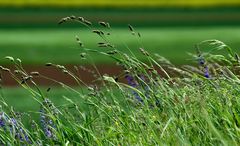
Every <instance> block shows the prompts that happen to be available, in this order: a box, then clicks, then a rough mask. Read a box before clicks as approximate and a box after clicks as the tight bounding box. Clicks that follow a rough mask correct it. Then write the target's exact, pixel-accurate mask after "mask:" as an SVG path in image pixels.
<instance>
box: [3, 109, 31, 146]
mask: <svg viewBox="0 0 240 146" xmlns="http://www.w3.org/2000/svg"><path fill="white" fill-rule="evenodd" d="M7 127H9V131H10V133H12V134H15V138H16V139H18V140H20V141H21V142H27V143H29V144H31V143H32V142H31V140H30V139H29V137H28V135H27V133H26V132H25V131H24V130H23V128H22V127H21V126H20V125H19V124H18V122H17V120H16V119H14V118H9V117H8V116H7V115H6V114H5V113H4V112H2V113H0V128H3V129H4V131H6V130H7Z"/></svg>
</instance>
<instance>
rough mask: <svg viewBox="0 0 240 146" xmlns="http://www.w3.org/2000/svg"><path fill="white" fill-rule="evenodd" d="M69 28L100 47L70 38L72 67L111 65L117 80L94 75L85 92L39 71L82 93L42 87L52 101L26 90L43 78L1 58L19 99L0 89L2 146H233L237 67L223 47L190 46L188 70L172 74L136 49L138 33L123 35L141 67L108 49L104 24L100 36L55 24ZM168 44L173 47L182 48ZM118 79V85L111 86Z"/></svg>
mask: <svg viewBox="0 0 240 146" xmlns="http://www.w3.org/2000/svg"><path fill="white" fill-rule="evenodd" d="M69 21H77V22H80V23H81V25H86V27H87V29H90V31H91V32H93V33H95V35H96V36H98V37H99V41H100V42H99V41H97V42H95V44H97V45H98V46H99V47H100V48H94V47H93V48H91V47H86V46H87V43H86V44H85V43H83V41H82V39H81V38H80V37H78V36H77V37H76V42H77V44H78V46H79V47H80V49H79V53H80V58H79V59H82V60H86V61H89V63H91V64H92V65H93V66H95V63H94V61H92V60H91V58H92V56H91V55H92V53H95V54H97V55H98V56H101V57H106V58H110V59H112V60H113V62H115V63H116V65H118V66H120V67H122V69H123V71H122V73H121V74H119V75H116V76H108V75H101V74H98V73H97V68H96V80H97V81H98V84H93V85H85V84H84V83H82V82H81V78H79V77H78V75H77V74H75V73H73V72H72V71H70V70H67V69H66V68H65V67H64V66H62V65H59V64H54V63H47V64H46V65H47V66H51V67H56V68H58V69H59V71H61V72H64V73H65V74H66V75H69V76H71V77H72V78H73V79H75V81H76V82H78V83H79V84H81V85H82V86H79V87H78V88H73V87H69V86H68V85H65V84H63V83H61V81H55V80H52V79H49V80H52V82H54V83H56V84H59V85H61V87H62V89H61V90H59V89H58V91H59V92H57V93H56V94H53V93H52V90H53V91H54V88H53V89H51V88H49V89H46V88H41V87H39V86H38V85H37V84H36V83H35V82H34V79H35V78H36V77H40V78H47V77H46V76H44V75H42V74H41V73H40V72H31V73H29V72H26V71H25V70H24V68H23V67H22V64H23V63H24V62H22V61H21V60H20V59H18V58H15V57H12V56H6V57H5V59H6V60H8V61H9V62H11V63H12V64H13V65H15V70H9V69H8V68H6V67H4V66H1V72H7V73H9V74H11V75H12V77H13V78H14V79H15V80H16V81H17V82H18V83H19V85H20V86H22V87H23V88H24V89H25V91H26V92H24V93H23V92H22V91H20V92H21V93H22V95H24V96H25V97H20V96H21V94H19V93H20V92H19V93H18V92H17V90H18V89H15V90H5V89H4V87H3V88H2V90H1V91H2V94H1V109H0V110H1V112H0V143H1V144H2V145H239V144H240V111H239V109H240V99H239V98H238V97H239V84H240V79H239V76H238V74H239V61H240V60H239V56H238V54H237V53H236V52H235V51H233V49H231V48H230V47H229V46H228V45H226V44H225V43H223V42H221V41H219V40H215V39H211V40H206V41H201V42H198V43H195V48H194V51H192V52H191V53H190V54H189V55H190V56H191V57H192V62H195V65H191V64H190V65H184V66H181V67H179V66H175V65H174V64H172V63H171V62H169V61H168V60H167V59H165V58H164V57H161V55H154V54H152V53H151V51H147V50H145V49H144V48H143V47H142V46H141V45H142V43H143V42H142V41H141V38H142V37H143V36H142V35H140V34H139V33H141V32H140V31H138V30H137V29H135V28H134V27H132V26H131V25H128V27H129V31H128V33H129V34H130V36H131V37H133V38H135V39H136V40H137V41H138V40H139V41H140V45H139V47H138V48H137V49H138V51H139V52H140V53H141V55H142V56H144V58H145V59H144V61H141V60H139V59H138V57H136V55H135V53H136V52H133V51H132V49H131V48H130V47H129V48H128V47H127V46H126V48H125V49H126V51H122V49H119V48H118V47H117V46H115V44H114V42H118V43H120V42H119V41H125V40H121V39H118V40H117V39H115V41H114V42H112V40H111V39H109V35H108V32H109V31H110V30H111V28H110V27H109V24H108V23H107V22H99V25H100V26H102V28H101V29H95V28H92V26H91V24H90V22H88V21H87V20H86V19H84V18H82V17H75V16H71V17H66V18H63V19H62V20H61V21H60V22H59V23H63V24H62V25H64V23H68V22H69ZM55 35H56V34H55ZM110 36H111V35H110ZM87 37H88V36H87ZM153 38H154V37H153ZM125 39H126V40H127V38H125ZM143 41H144V39H143ZM63 42H65V41H63ZM66 42H67V41H66ZM29 43H31V41H29ZM173 43H176V46H178V47H180V46H181V45H182V43H181V42H173ZM181 53H182V54H184V52H181ZM176 75H177V76H176ZM120 78H124V79H125V80H126V83H123V82H119V81H118V79H120ZM15 91H16V92H15ZM60 91H61V92H60ZM66 93H68V94H66ZM10 94H12V95H14V94H15V95H14V96H19V103H17V104H16V101H14V102H15V105H16V108H15V107H14V106H12V105H11V99H9V98H8V97H7V96H8V95H10ZM53 96H55V97H54V98H53ZM30 100H31V101H30ZM27 102H31V103H33V105H34V106H33V108H32V109H30V108H29V107H27V104H26V103H27ZM12 103H13V102H12ZM21 103H22V104H23V105H24V104H25V105H26V109H27V110H26V111H24V110H22V109H20V108H19V107H17V105H21Z"/></svg>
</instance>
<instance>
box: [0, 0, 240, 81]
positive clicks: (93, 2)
mask: <svg viewBox="0 0 240 146" xmlns="http://www.w3.org/2000/svg"><path fill="white" fill-rule="evenodd" d="M71 15H75V16H82V17H84V18H85V19H87V20H89V21H91V22H92V23H93V25H94V27H99V25H98V23H97V22H98V21H106V22H109V23H110V25H111V27H112V32H111V35H112V36H111V39H112V42H113V43H114V44H115V46H117V47H118V48H119V49H122V50H124V49H126V45H127V46H128V47H129V48H130V49H131V50H132V51H133V52H134V53H135V54H136V55H137V56H138V57H139V58H140V59H143V58H144V56H142V55H141V53H140V52H139V50H138V48H139V47H144V48H145V49H146V50H148V51H149V52H150V53H152V54H155V53H158V54H159V55H162V56H164V57H166V58H167V59H169V60H170V61H171V62H173V63H174V64H177V65H181V64H189V63H190V64H191V63H193V61H192V60H191V57H190V56H188V55H187V52H191V53H194V52H195V49H194V45H195V44H196V43H199V42H200V41H203V40H206V39H219V40H221V41H223V42H225V43H226V44H228V45H230V46H231V47H232V48H233V49H235V51H239V46H240V41H239V40H240V27H239V25H240V1H239V0H207V1H205V0H131V1H129V0H119V1H115V0H88V1H86V0H11V1H10V0H0V64H1V65H2V66H6V67H9V68H12V66H11V63H10V62H9V61H8V60H6V59H4V57H5V56H13V57H14V58H20V59H21V60H22V62H23V64H24V67H25V68H26V69H27V70H29V71H35V70H37V71H42V72H44V73H45V74H48V75H49V76H50V77H53V78H55V79H64V80H66V83H72V81H71V79H68V78H66V77H65V76H64V75H62V74H60V75H57V74H58V72H57V71H56V70H49V69H47V71H46V67H44V64H45V63H47V62H51V63H56V64H62V65H67V66H72V65H82V64H87V62H86V61H83V60H81V59H80V55H79V54H80V53H81V49H80V48H79V46H78V44H77V43H76V40H75V36H76V35H78V36H79V38H80V39H81V41H82V42H83V43H84V45H85V46H86V47H88V48H97V45H96V43H98V41H99V38H98V36H96V35H95V34H93V33H92V32H91V31H90V30H89V29H87V28H86V27H84V26H83V25H81V24H79V23H65V24H63V25H58V21H59V20H60V19H61V18H63V17H66V16H71ZM128 24H131V25H132V26H133V27H134V28H135V30H136V31H137V32H140V33H141V39H140V41H138V40H137V39H136V38H135V37H133V36H132V35H131V33H130V32H129V30H128ZM207 49H208V48H206V50H207ZM91 55H92V58H93V60H94V61H96V63H97V65H99V66H101V68H105V71H107V72H108V73H109V74H111V73H117V72H119V70H118V69H117V68H116V69H113V68H112V62H111V61H110V60H109V59H107V58H106V57H103V56H100V55H96V54H91ZM70 68H71V67H70ZM4 76H5V78H4V80H3V84H6V85H14V84H15V82H14V81H13V80H11V79H10V77H8V75H6V73H5V75H4ZM57 76H58V77H57ZM83 76H88V74H87V73H86V72H85V74H84V72H83ZM41 81H42V80H40V81H39V82H40V83H41ZM42 84H50V83H47V82H43V83H42Z"/></svg>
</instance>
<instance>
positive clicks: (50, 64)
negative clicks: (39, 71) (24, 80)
mask: <svg viewBox="0 0 240 146" xmlns="http://www.w3.org/2000/svg"><path fill="white" fill-rule="evenodd" d="M45 66H53V64H52V63H46V64H45Z"/></svg>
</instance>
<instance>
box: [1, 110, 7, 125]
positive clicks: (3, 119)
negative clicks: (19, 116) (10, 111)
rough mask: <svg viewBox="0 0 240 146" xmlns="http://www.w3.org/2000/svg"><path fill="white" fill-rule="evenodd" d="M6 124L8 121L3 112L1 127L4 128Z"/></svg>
mask: <svg viewBox="0 0 240 146" xmlns="http://www.w3.org/2000/svg"><path fill="white" fill-rule="evenodd" d="M5 125H6V123H5V115H4V113H3V112H2V113H0V127H1V128H4V127H5Z"/></svg>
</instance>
